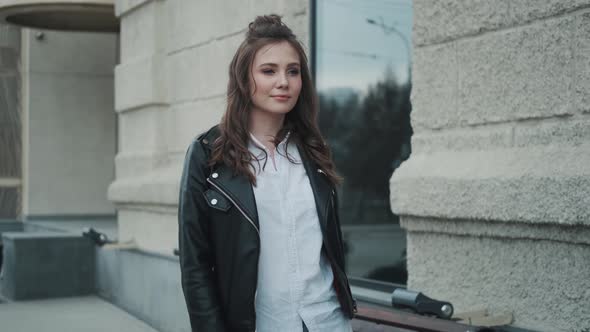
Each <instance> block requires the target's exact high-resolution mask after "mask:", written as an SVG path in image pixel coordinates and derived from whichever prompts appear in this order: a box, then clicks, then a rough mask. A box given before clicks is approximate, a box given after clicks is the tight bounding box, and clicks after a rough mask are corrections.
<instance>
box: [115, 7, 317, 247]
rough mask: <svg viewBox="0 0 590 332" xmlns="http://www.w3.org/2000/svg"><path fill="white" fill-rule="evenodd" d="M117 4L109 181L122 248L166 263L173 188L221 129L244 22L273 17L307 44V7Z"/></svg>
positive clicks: (173, 224)
mask: <svg viewBox="0 0 590 332" xmlns="http://www.w3.org/2000/svg"><path fill="white" fill-rule="evenodd" d="M239 4H240V5H239V6H236V2H235V1H229V0H225V1H194V0H142V1H134V0H133V1H132V0H118V1H116V14H117V16H119V18H120V20H121V34H120V36H121V40H120V45H121V61H120V64H119V65H118V66H117V67H116V70H115V108H116V111H117V113H118V118H119V152H118V154H117V156H116V158H115V163H116V174H117V175H116V180H115V181H114V182H113V183H112V184H111V186H110V188H109V199H110V200H111V201H113V202H114V203H116V205H117V208H118V211H119V215H118V221H119V239H120V240H122V241H125V240H130V239H134V240H135V241H136V242H137V243H138V244H139V245H140V247H142V248H145V249H148V250H155V251H160V252H164V253H167V254H171V253H172V250H173V248H175V247H177V232H178V228H177V217H176V205H177V200H178V191H179V186H178V184H179V181H180V174H181V168H182V162H183V160H184V155H185V151H186V149H187V147H188V145H189V144H190V142H191V141H192V139H193V138H194V137H195V136H196V135H197V134H199V133H200V132H203V131H204V130H206V129H208V128H209V127H210V126H212V125H213V124H215V123H218V122H219V120H220V118H221V115H222V114H223V111H224V108H225V90H226V84H227V77H228V74H227V71H228V67H229V63H230V61H231V58H232V57H233V54H234V52H235V50H236V49H237V47H238V45H239V43H240V42H241V41H242V40H243V38H244V33H245V32H246V28H247V25H248V23H249V22H251V21H252V20H253V19H254V18H255V16H257V15H262V14H269V13H276V14H280V15H283V16H284V20H285V21H286V22H287V24H288V25H289V26H290V27H291V28H292V29H293V30H294V31H295V32H296V33H297V34H298V35H299V36H301V37H302V39H303V40H304V41H305V42H306V43H307V40H308V13H309V5H308V2H307V1H303V0H297V1H287V0H280V1H270V0H264V1H254V0H251V1H241V2H239Z"/></svg>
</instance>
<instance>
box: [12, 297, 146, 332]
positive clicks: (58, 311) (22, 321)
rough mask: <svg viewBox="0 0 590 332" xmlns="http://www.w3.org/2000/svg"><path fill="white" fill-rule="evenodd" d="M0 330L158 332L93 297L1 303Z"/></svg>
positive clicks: (17, 331) (18, 331)
mask: <svg viewBox="0 0 590 332" xmlns="http://www.w3.org/2000/svg"><path fill="white" fill-rule="evenodd" d="M0 331H10V332H37V331H43V332H103V331H108V332H157V330H155V329H153V328H152V327H150V326H149V325H147V324H145V323H144V322H142V321H140V320H138V319H137V318H135V317H133V316H131V315H130V314H128V313H127V312H125V311H123V310H121V309H119V308H118V307H116V306H114V305H112V304H110V303H108V302H106V301H104V300H102V299H100V298H99V297H96V296H86V297H73V298H60V299H50V300H36V301H21V302H9V303H0Z"/></svg>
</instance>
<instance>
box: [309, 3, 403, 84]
mask: <svg viewBox="0 0 590 332" xmlns="http://www.w3.org/2000/svg"><path fill="white" fill-rule="evenodd" d="M316 6H317V7H316V13H317V17H316V28H317V34H316V38H317V43H316V47H317V51H316V57H317V58H316V85H317V88H318V90H319V92H320V93H321V92H322V91H326V90H330V89H333V88H343V87H346V88H353V89H355V90H359V91H361V92H365V91H366V89H367V87H368V85H369V84H374V83H375V82H376V81H377V80H378V79H382V78H383V76H384V73H385V70H386V68H388V67H389V68H391V70H392V71H393V73H394V74H395V76H396V78H397V81H398V82H399V83H402V84H403V83H405V82H406V81H407V80H408V77H409V75H408V68H409V64H410V59H409V58H408V57H409V54H411V50H409V49H408V46H409V47H411V38H412V0H317V2H316ZM367 20H373V21H374V22H375V23H373V24H371V23H369V22H368V21H367ZM394 29H395V31H394ZM400 34H401V35H402V36H404V37H405V38H407V43H406V41H404V40H403V38H402V36H400Z"/></svg>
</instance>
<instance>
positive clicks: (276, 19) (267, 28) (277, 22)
mask: <svg viewBox="0 0 590 332" xmlns="http://www.w3.org/2000/svg"><path fill="white" fill-rule="evenodd" d="M246 37H247V38H248V39H250V38H254V39H256V38H277V39H279V38H280V39H287V38H295V35H294V34H293V32H292V31H291V29H289V27H288V26H287V25H285V23H283V21H282V20H281V17H280V16H279V15H276V14H271V15H262V16H257V17H256V19H255V20H254V21H253V22H250V24H249V25H248V33H247V35H246Z"/></svg>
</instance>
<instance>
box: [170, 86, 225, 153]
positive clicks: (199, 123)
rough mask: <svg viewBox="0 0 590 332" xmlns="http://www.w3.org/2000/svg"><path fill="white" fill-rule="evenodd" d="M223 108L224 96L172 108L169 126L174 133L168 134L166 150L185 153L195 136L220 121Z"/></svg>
mask: <svg viewBox="0 0 590 332" xmlns="http://www.w3.org/2000/svg"><path fill="white" fill-rule="evenodd" d="M225 107H226V103H225V96H224V97H216V98H211V99H204V100H198V101H195V102H191V103H186V104H185V103H183V104H177V105H174V106H172V109H171V111H172V115H171V116H172V121H171V123H170V125H171V127H172V128H174V131H171V132H170V134H171V135H170V145H169V148H168V150H169V151H171V152H179V153H180V152H182V153H185V152H186V150H187V148H188V146H189V144H190V143H191V142H192V141H193V139H195V137H197V135H199V134H200V133H202V132H204V131H206V130H208V129H209V128H210V127H211V126H213V125H215V124H217V123H219V121H221V116H222V115H223V113H224V112H225Z"/></svg>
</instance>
